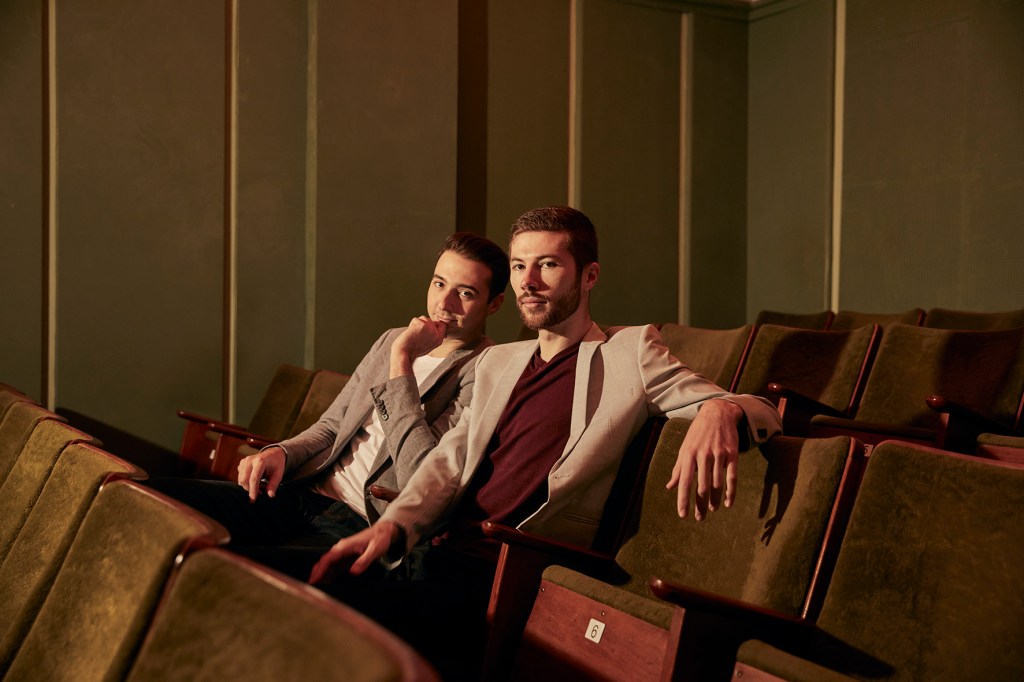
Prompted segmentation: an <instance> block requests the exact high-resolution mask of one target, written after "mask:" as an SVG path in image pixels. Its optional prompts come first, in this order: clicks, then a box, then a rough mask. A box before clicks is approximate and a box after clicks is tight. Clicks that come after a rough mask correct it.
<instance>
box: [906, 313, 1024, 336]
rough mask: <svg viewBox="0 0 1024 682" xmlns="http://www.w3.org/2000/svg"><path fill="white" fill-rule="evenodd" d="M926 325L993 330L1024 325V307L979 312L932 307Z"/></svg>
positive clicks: (943, 327) (940, 327) (926, 316)
mask: <svg viewBox="0 0 1024 682" xmlns="http://www.w3.org/2000/svg"><path fill="white" fill-rule="evenodd" d="M924 326H925V327H931V328H934V329H960V330H976V331H983V330H991V329H1013V328H1014V327H1024V308H1021V309H1020V310H1006V311H1003V312H998V313H979V312H974V311H970V310H950V309H949V308H931V309H929V310H928V313H927V314H926V315H925V318H924Z"/></svg>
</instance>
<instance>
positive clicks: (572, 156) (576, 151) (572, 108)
mask: <svg viewBox="0 0 1024 682" xmlns="http://www.w3.org/2000/svg"><path fill="white" fill-rule="evenodd" d="M582 24H583V3H582V0H570V2H569V187H568V190H569V191H568V204H569V205H570V206H574V207H576V208H579V203H580V101H579V98H580V88H579V80H580V68H581V64H580V62H581V61H582V56H583V55H582V50H583V33H582V31H583V26H582Z"/></svg>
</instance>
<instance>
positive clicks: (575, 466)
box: [310, 207, 781, 677]
mask: <svg viewBox="0 0 1024 682" xmlns="http://www.w3.org/2000/svg"><path fill="white" fill-rule="evenodd" d="M509 254H510V257H511V267H512V274H511V282H512V285H513V289H514V290H515V292H516V294H517V299H516V305H517V306H518V308H519V313H520V316H521V317H522V319H523V323H524V324H525V325H526V326H528V327H530V328H531V329H535V330H537V332H538V338H537V340H535V341H524V342H519V343H512V344H503V345H498V346H493V347H491V348H488V349H487V350H485V351H484V352H483V353H481V355H480V357H479V359H478V361H477V363H476V365H475V366H474V369H473V372H474V374H475V377H474V390H473V397H472V400H471V402H470V404H469V405H468V406H466V407H465V408H464V411H463V413H462V418H461V419H460V420H459V423H458V424H457V425H456V426H455V428H453V429H452V430H451V431H449V432H448V433H447V434H445V436H444V438H442V439H441V441H440V443H439V444H438V447H437V448H436V449H435V450H434V451H433V452H432V453H430V455H428V457H427V458H426V459H425V460H424V463H423V465H422V466H421V467H420V468H419V469H418V470H417V472H416V474H415V475H414V476H413V477H412V478H411V479H410V481H409V483H408V485H407V486H406V487H405V489H404V490H403V491H402V494H401V495H399V496H398V498H397V499H396V500H395V501H394V502H392V504H391V505H390V506H389V507H388V509H387V510H386V511H385V512H384V514H383V515H382V516H381V518H380V519H379V520H378V521H377V522H376V523H374V524H373V525H372V526H371V527H370V528H369V529H367V530H365V531H362V532H360V533H357V534H355V535H353V536H351V537H349V538H347V539H344V540H341V541H339V542H338V543H337V544H336V545H335V546H334V547H333V548H332V549H331V550H330V551H328V552H327V553H326V554H325V555H324V557H323V558H322V559H321V560H320V562H319V563H318V564H317V566H316V567H315V568H314V570H313V572H312V574H311V576H310V582H312V583H314V584H322V587H323V588H324V589H325V590H327V591H329V592H331V593H332V594H335V595H336V596H339V598H341V599H342V600H344V601H347V602H349V603H351V604H352V605H354V606H356V607H357V608H359V609H361V610H363V611H365V612H367V613H369V614H370V615H372V616H373V617H374V618H377V619H378V620H381V621H382V622H384V623H385V624H386V625H388V626H389V627H391V628H392V629H395V630H396V631H397V632H399V633H400V634H401V635H402V636H404V637H406V638H407V639H410V640H411V641H412V642H413V643H414V644H416V645H417V647H418V648H419V649H420V651H421V652H423V653H424V654H426V655H428V656H429V657H431V658H432V660H433V661H434V662H435V664H437V665H438V666H439V667H440V668H441V669H442V671H443V672H451V674H453V675H458V674H466V673H467V671H466V670H465V669H463V670H461V671H460V670H458V666H459V664H460V663H463V662H464V660H461V659H464V658H465V656H466V654H467V647H465V646H463V647H460V649H459V652H460V653H461V659H460V656H458V655H456V656H455V658H453V657H452V656H451V654H452V651H451V645H450V644H449V645H448V646H446V645H445V643H444V639H443V638H445V637H450V635H449V633H448V632H447V630H446V629H447V628H453V627H454V628H460V629H461V630H463V631H464V633H465V635H466V637H472V636H474V633H480V632H482V631H483V630H484V628H485V622H484V614H485V610H486V605H487V598H488V595H489V592H490V584H491V581H492V579H493V575H494V569H495V564H496V558H497V547H496V545H495V543H494V542H493V541H492V540H490V539H488V538H486V537H485V536H484V534H483V532H482V526H483V523H484V522H486V521H492V522H496V523H501V524H504V525H509V526H513V527H517V528H520V529H522V530H524V531H530V532H533V533H536V534H538V535H542V536H546V537H549V538H552V539H555V540H560V541H563V542H570V543H574V544H577V545H582V546H589V545H590V544H591V543H592V542H593V540H594V536H595V533H596V531H597V527H598V523H599V521H600V518H601V514H602V511H603V509H604V505H605V502H606V500H607V497H608V493H609V491H610V489H611V487H612V483H613V481H614V479H615V475H616V472H617V471H618V467H619V462H620V460H621V457H622V455H623V453H624V451H625V449H626V447H627V445H628V443H629V441H630V440H631V439H632V438H633V436H634V435H635V434H636V433H637V432H638V431H639V429H640V428H641V426H642V425H643V424H644V422H645V421H646V420H647V419H648V418H649V417H651V416H656V415H667V416H669V417H677V416H678V417H686V418H689V419H692V420H693V424H692V426H691V427H690V429H689V430H688V433H687V436H686V438H685V440H684V441H683V444H682V445H681V447H680V451H679V455H678V459H677V462H676V465H675V468H674V470H673V473H672V477H671V480H669V481H668V482H667V486H668V487H669V488H673V487H675V488H677V489H678V496H677V511H678V513H679V515H680V517H683V516H685V515H686V514H687V513H689V512H688V510H689V507H690V503H691V500H690V484H691V482H692V481H693V480H694V478H696V483H697V486H696V501H695V502H696V504H695V512H694V515H695V516H696V518H697V519H698V520H700V519H701V518H702V516H703V515H704V514H705V513H706V512H707V511H709V510H714V509H715V508H716V506H717V504H718V501H719V497H720V495H721V494H722V493H723V492H724V504H725V506H730V505H731V504H732V501H733V498H734V495H735V482H736V466H737V460H738V454H739V450H740V442H741V439H742V440H743V441H744V442H757V443H760V442H763V441H765V440H767V439H768V438H769V437H771V436H772V435H774V434H776V433H778V432H779V431H780V430H781V420H780V417H779V414H778V412H777V411H776V410H775V408H774V407H773V406H772V405H771V403H769V402H768V401H766V400H763V399H762V398H758V397H755V396H750V395H734V394H730V393H728V392H726V391H724V390H722V389H721V388H720V387H718V386H716V385H715V384H713V383H712V382H710V381H708V380H707V379H705V378H704V377H702V376H700V375H699V374H696V373H694V372H692V371H691V370H690V369H689V368H687V367H686V366H685V365H683V364H682V363H680V362H679V360H677V359H676V358H674V357H673V356H672V355H671V354H670V353H669V352H668V349H667V348H666V347H665V346H664V345H663V344H662V343H661V340H660V335H659V334H658V332H657V330H656V329H654V327H652V326H649V325H648V326H645V327H627V328H621V329H613V330H609V331H608V333H605V332H603V331H601V329H600V328H599V327H598V326H597V325H596V324H594V322H593V321H592V320H591V318H590V292H591V290H592V289H593V287H594V286H595V285H596V284H597V281H598V276H599V273H600V266H599V264H598V258H597V236H596V232H595V230H594V227H593V225H592V224H591V223H590V220H589V219H587V217H586V216H585V215H583V214H582V213H580V212H579V211H577V210H575V209H572V208H567V207H546V208H540V209H535V210H533V211H529V212H527V213H526V214H524V215H523V216H521V217H520V218H519V219H518V220H517V221H516V222H515V224H514V225H513V228H512V235H511V242H510V246H509ZM442 522H447V523H446V527H445V529H444V533H443V534H442V535H440V536H439V537H435V538H434V539H433V540H432V541H431V547H430V549H429V551H427V553H426V556H425V557H423V564H422V570H421V571H420V573H419V574H418V576H417V578H418V581H419V582H420V583H421V585H420V586H416V585H414V584H406V585H400V584H399V585H395V584H394V583H392V584H387V583H383V584H381V583H377V584H374V583H373V582H372V581H366V580H358V579H357V580H348V579H342V580H335V578H336V577H340V576H339V573H340V571H339V569H341V568H344V567H345V566H346V565H348V563H349V562H351V564H350V565H349V566H348V572H349V573H350V574H353V575H359V574H362V573H363V572H364V571H366V570H367V568H369V567H371V566H373V565H375V564H376V562H377V560H378V559H381V558H387V559H392V560H393V559H396V558H399V557H401V556H402V555H404V554H406V553H408V552H409V551H410V550H411V549H412V547H413V546H414V545H416V543H418V542H420V540H421V539H423V538H427V537H430V535H431V534H432V533H434V532H435V531H436V530H437V528H438V527H439V524H440V523H442ZM332 580H334V582H333V583H332ZM413 582H415V581H413ZM414 600H415V601H414ZM412 614H415V615H412ZM434 614H437V615H434ZM437 617H442V618H445V620H444V627H439V626H438V624H437V623H436V622H434V620H433V619H435V618H437ZM427 618H429V619H431V620H428V621H425V620H424V619H427ZM481 648H482V644H480V646H474V645H472V644H470V646H469V647H468V649H469V651H479V650H480V649H481ZM468 674H469V676H470V677H471V676H472V672H471V671H470V672H469V673H468Z"/></svg>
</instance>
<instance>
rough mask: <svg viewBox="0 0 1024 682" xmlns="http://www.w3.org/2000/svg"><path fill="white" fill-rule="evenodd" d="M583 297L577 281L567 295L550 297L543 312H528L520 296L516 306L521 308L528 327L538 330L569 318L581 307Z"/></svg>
mask: <svg viewBox="0 0 1024 682" xmlns="http://www.w3.org/2000/svg"><path fill="white" fill-rule="evenodd" d="M524 295H525V294H524ZM582 297H583V291H582V288H581V287H580V283H579V282H578V281H577V282H576V283H575V285H574V286H573V288H572V290H571V291H569V292H568V293H567V294H566V295H565V296H562V297H561V298H557V299H551V298H549V299H548V306H547V308H546V309H545V310H544V311H543V312H527V311H525V310H523V307H522V304H521V303H520V299H519V298H516V308H517V309H518V310H519V317H520V319H522V321H523V324H524V325H525V326H526V328H527V329H532V330H533V331H538V330H540V329H550V328H551V327H554V326H555V325H557V324H560V323H562V322H564V321H565V320H567V319H569V316H570V315H572V314H573V313H574V312H576V310H577V309H578V308H579V307H580V300H581V299H582Z"/></svg>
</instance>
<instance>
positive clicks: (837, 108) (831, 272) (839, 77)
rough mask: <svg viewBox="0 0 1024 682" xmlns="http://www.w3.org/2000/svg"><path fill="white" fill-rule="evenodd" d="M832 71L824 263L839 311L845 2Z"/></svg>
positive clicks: (831, 301)
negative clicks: (829, 182) (828, 227)
mask: <svg viewBox="0 0 1024 682" xmlns="http://www.w3.org/2000/svg"><path fill="white" fill-rule="evenodd" d="M835 12H836V16H835V37H834V39H833V41H832V42H833V45H834V47H833V52H834V58H833V59H834V68H835V73H834V76H833V81H834V83H833V86H832V225H831V231H830V233H829V237H830V245H829V246H830V250H829V251H830V252H829V255H828V257H826V259H825V267H826V270H827V272H826V281H827V282H828V295H827V297H826V298H827V305H828V307H829V308H830V309H831V310H836V311H838V310H839V293H840V291H839V274H840V273H839V265H840V258H841V256H842V233H843V230H842V227H843V219H842V218H843V112H844V108H845V106H846V102H845V97H844V95H845V89H846V0H836V4H835Z"/></svg>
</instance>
